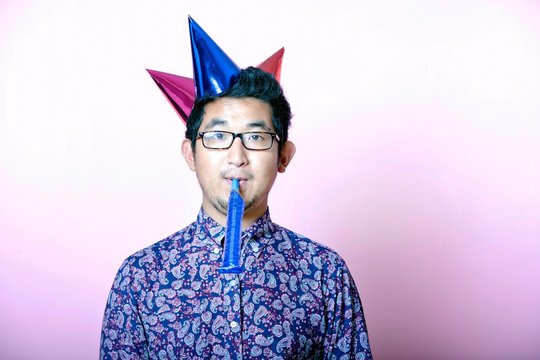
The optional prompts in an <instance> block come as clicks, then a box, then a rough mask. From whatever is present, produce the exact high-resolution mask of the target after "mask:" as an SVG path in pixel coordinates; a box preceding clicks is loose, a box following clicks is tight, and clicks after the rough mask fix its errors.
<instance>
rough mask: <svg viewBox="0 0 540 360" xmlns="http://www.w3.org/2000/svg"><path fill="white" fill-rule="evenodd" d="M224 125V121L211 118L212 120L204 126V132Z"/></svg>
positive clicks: (225, 122)
mask: <svg viewBox="0 0 540 360" xmlns="http://www.w3.org/2000/svg"><path fill="white" fill-rule="evenodd" d="M225 124H227V121H226V120H222V119H217V118H213V119H212V120H210V121H209V122H208V124H206V126H205V127H204V130H208V129H211V128H213V127H216V126H219V125H225Z"/></svg>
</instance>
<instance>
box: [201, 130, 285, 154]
mask: <svg viewBox="0 0 540 360" xmlns="http://www.w3.org/2000/svg"><path fill="white" fill-rule="evenodd" d="M237 137H238V138H240V140H241V141H242V145H244V147H245V148H246V149H248V150H268V149H270V148H271V147H272V145H273V144H274V138H276V139H277V141H279V136H278V135H277V134H275V133H270V132H264V131H251V132H245V133H233V132H230V131H202V132H200V133H199V134H198V135H197V139H202V143H203V146H204V147H205V148H207V149H216V150H217V149H228V148H230V147H231V146H232V144H233V142H234V139H236V138H237Z"/></svg>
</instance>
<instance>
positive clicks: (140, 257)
mask: <svg viewBox="0 0 540 360" xmlns="http://www.w3.org/2000/svg"><path fill="white" fill-rule="evenodd" d="M195 229H196V226H195V223H192V224H190V225H188V226H186V227H185V228H183V229H182V230H180V231H177V232H175V233H174V234H171V235H169V236H167V237H166V238H164V239H162V240H159V241H157V242H155V243H153V244H152V245H149V246H147V247H145V248H143V249H141V250H139V251H137V252H135V253H133V254H131V255H129V256H128V257H127V258H126V259H125V260H124V262H123V263H122V265H121V266H120V270H119V274H123V275H124V276H127V275H128V273H137V272H140V271H150V270H154V271H157V270H159V269H160V268H163V266H166V265H167V263H169V262H170V260H171V259H173V258H176V257H177V255H178V253H179V252H180V251H181V249H182V247H183V246H185V245H186V244H189V242H190V240H191V239H192V238H193V235H194V232H195Z"/></svg>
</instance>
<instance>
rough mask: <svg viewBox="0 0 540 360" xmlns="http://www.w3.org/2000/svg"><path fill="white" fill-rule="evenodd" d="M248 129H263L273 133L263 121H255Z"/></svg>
mask: <svg viewBox="0 0 540 360" xmlns="http://www.w3.org/2000/svg"><path fill="white" fill-rule="evenodd" d="M248 127H250V128H252V129H253V128H255V129H263V130H265V131H272V129H271V128H270V127H269V126H268V125H266V123H265V122H264V121H263V120H258V121H253V122H250V123H249V124H248Z"/></svg>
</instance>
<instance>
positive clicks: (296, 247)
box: [274, 223, 347, 272]
mask: <svg viewBox="0 0 540 360" xmlns="http://www.w3.org/2000/svg"><path fill="white" fill-rule="evenodd" d="M274 228H275V230H276V232H275V238H276V240H277V242H276V244H277V246H278V250H280V251H281V252H289V253H292V254H294V255H295V257H297V258H299V259H300V260H303V261H307V262H309V263H314V265H315V266H317V267H320V268H325V269H326V270H327V271H329V272H334V271H336V270H338V269H339V270H341V269H346V268H347V265H346V263H345V260H343V258H342V257H341V256H340V255H339V254H338V253H337V252H336V251H335V250H333V249H332V248H330V247H328V246H327V245H323V244H321V243H319V242H317V241H315V240H312V239H310V238H308V237H306V236H304V235H301V234H299V233H297V232H295V231H292V230H289V229H287V228H284V227H282V226H280V225H277V224H275V223H274Z"/></svg>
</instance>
